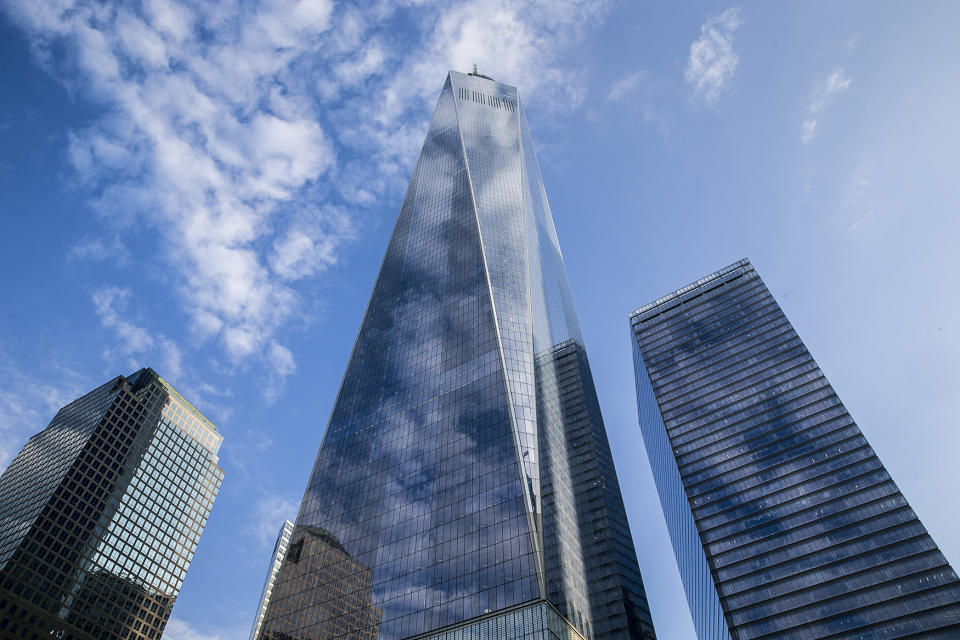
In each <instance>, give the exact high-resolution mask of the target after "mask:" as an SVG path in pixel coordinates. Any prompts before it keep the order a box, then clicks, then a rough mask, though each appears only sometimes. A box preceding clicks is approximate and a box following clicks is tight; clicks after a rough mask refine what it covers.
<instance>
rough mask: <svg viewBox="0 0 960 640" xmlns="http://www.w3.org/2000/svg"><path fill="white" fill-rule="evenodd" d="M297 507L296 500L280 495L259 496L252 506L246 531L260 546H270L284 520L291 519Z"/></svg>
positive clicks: (295, 513) (298, 505) (294, 516)
mask: <svg viewBox="0 0 960 640" xmlns="http://www.w3.org/2000/svg"><path fill="white" fill-rule="evenodd" d="M299 508H300V504H299V503H298V502H294V501H293V500H290V499H288V498H285V497H282V496H276V495H264V496H261V497H260V498H259V499H258V500H257V502H256V504H255V505H254V506H253V513H251V514H250V519H249V523H250V524H249V526H248V528H247V530H246V533H247V535H250V536H252V537H253V538H254V540H256V541H257V543H259V544H260V546H261V547H272V546H273V543H274V541H275V540H276V538H277V532H279V531H280V527H281V526H283V522H284V520H290V521H293V520H294V519H295V518H296V517H297V510H298V509H299Z"/></svg>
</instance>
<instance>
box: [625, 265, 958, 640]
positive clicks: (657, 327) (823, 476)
mask: <svg viewBox="0 0 960 640" xmlns="http://www.w3.org/2000/svg"><path fill="white" fill-rule="evenodd" d="M630 324H631V329H632V337H633V340H632V342H633V354H634V366H635V370H636V382H637V404H638V406H639V412H640V426H641V430H642V432H643V438H644V441H645V443H646V447H647V453H648V455H649V457H650V465H651V467H652V468H653V474H654V478H655V480H656V484H657V489H658V490H659V493H660V501H661V504H662V505H663V512H664V515H665V516H666V519H667V526H668V529H669V530H670V537H671V539H672V541H673V548H674V551H675V553H676V556H677V564H678V565H679V568H680V576H681V579H682V581H683V585H684V588H685V589H686V593H687V599H688V601H689V604H690V610H691V612H692V613H693V617H694V623H695V627H696V629H697V633H698V635H699V637H700V638H701V640H713V639H721V638H722V639H725V640H729V639H730V638H733V639H735V640H747V639H759V638H771V639H772V638H776V639H777V640H791V639H798V640H799V639H801V638H802V639H812V638H816V639H821V638H831V639H838V640H839V639H853V638H878V639H879V638H883V639H893V638H918V639H919V638H924V639H925V640H933V639H938V638H943V639H946V638H960V581H958V579H957V574H956V573H954V571H953V569H951V568H950V565H949V564H947V561H946V559H945V558H944V556H943V554H942V553H941V552H940V550H939V549H938V548H937V546H936V545H935V544H934V542H933V540H931V538H930V536H929V535H928V534H927V531H926V529H925V528H924V527H923V524H921V523H920V521H919V520H918V519H917V516H916V514H915V513H914V512H913V510H912V509H911V508H910V505H908V504H907V501H906V500H905V499H904V497H903V495H902V494H901V493H900V490H899V489H898V488H897V485H896V484H894V482H893V480H892V479H891V478H890V476H889V475H888V474H887V472H886V470H885V469H884V468H883V465H882V464H881V463H880V460H878V459H877V456H876V454H875V453H874V452H873V449H871V448H870V445H869V444H867V441H866V439H865V438H864V437H863V434H862V433H861V432H860V429H859V428H858V427H857V425H856V423H855V422H854V421H853V418H851V417H850V414H849V413H848V412H847V410H846V409H845V408H844V406H843V404H842V403H841V402H840V399H839V398H838V397H837V394H836V393H835V392H834V391H833V389H832V388H831V386H830V383H829V382H827V379H826V378H825V377H824V376H823V373H822V372H821V371H820V369H819V368H818V367H817V363H816V362H814V360H813V357H812V356H811V355H810V353H809V352H808V351H807V349H806V347H804V345H803V343H802V342H801V341H800V338H799V336H797V333H796V332H795V331H794V330H793V327H792V326H791V325H790V322H789V321H788V320H787V318H786V317H785V316H784V314H783V311H781V309H780V307H779V306H778V305H777V303H776V301H775V300H774V299H773V296H772V295H770V292H769V291H768V290H767V288H766V286H764V284H763V282H762V281H761V280H760V276H758V275H757V272H756V271H754V269H753V267H752V266H751V265H750V263H749V262H748V261H747V260H741V261H740V262H737V263H735V264H733V265H730V266H729V267H727V268H725V269H722V270H720V271H718V272H716V273H713V274H711V275H709V276H707V277H706V278H703V279H702V280H698V281H697V282H695V283H693V284H691V285H689V286H686V287H683V288H682V289H679V290H678V291H676V292H674V293H671V294H669V295H667V296H664V297H663V298H660V299H659V300H657V301H655V302H652V303H650V304H648V305H646V306H644V307H641V308H639V309H637V310H636V311H634V312H633V313H632V314H630Z"/></svg>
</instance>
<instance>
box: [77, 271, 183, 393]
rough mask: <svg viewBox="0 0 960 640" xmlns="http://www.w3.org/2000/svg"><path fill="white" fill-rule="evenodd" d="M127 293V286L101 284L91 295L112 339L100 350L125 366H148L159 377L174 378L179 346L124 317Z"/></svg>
mask: <svg viewBox="0 0 960 640" xmlns="http://www.w3.org/2000/svg"><path fill="white" fill-rule="evenodd" d="M130 295H131V294H130V289H126V288H120V287H103V288H101V289H97V290H96V291H94V292H93V295H92V296H91V299H92V301H93V306H94V309H95V311H96V314H97V316H98V317H99V318H100V324H101V325H102V326H103V327H104V328H105V329H107V330H108V331H109V332H110V333H111V334H112V336H113V338H114V339H113V340H112V341H111V346H110V347H108V348H107V349H106V350H105V351H104V354H103V355H104V358H105V359H106V360H107V361H108V362H111V363H112V364H114V365H117V364H119V366H125V367H127V368H128V369H137V368H139V367H144V366H151V367H153V368H154V369H156V370H157V371H158V372H159V373H160V375H162V376H163V377H165V378H167V379H169V380H171V381H175V380H177V379H178V378H180V377H181V376H182V375H183V356H182V354H181V353H180V348H179V347H178V346H177V344H176V343H175V342H174V341H173V340H171V339H170V338H168V337H167V336H165V335H163V334H162V333H157V332H153V331H151V330H148V329H147V328H145V327H142V326H140V325H138V324H135V323H133V322H131V321H130V320H129V319H128V314H127V308H128V306H129V303H130ZM118 360H119V361H122V362H118ZM148 360H152V361H148Z"/></svg>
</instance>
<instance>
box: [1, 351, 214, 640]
mask: <svg viewBox="0 0 960 640" xmlns="http://www.w3.org/2000/svg"><path fill="white" fill-rule="evenodd" d="M221 442H222V437H221V436H220V435H219V434H218V433H217V430H216V428H214V426H213V425H212V424H211V423H210V422H209V421H208V420H207V419H206V418H205V417H203V415H202V414H201V413H200V412H199V411H197V410H196V409H195V408H194V407H193V405H191V404H190V403H189V402H187V401H186V400H185V399H184V398H183V397H182V396H181V395H180V394H179V393H177V392H176V391H175V390H174V389H173V387H171V386H170V385H169V384H167V383H166V382H165V381H164V380H163V379H162V378H161V377H160V376H158V375H157V374H156V373H155V372H154V371H153V370H151V369H141V370H140V371H138V372H137V373H135V374H133V375H131V376H130V377H123V376H118V377H117V378H114V379H113V380H111V381H110V382H108V383H106V384H105V385H103V386H101V387H99V388H98V389H95V390H93V391H91V392H90V393H88V394H87V395H85V396H83V397H81V398H79V399H77V400H74V401H73V402H71V403H70V404H68V405H67V406H65V407H63V408H62V409H60V411H59V412H58V413H57V415H56V416H55V417H54V418H53V420H52V421H51V422H50V424H49V425H48V426H47V428H46V429H44V430H43V431H41V432H40V433H38V434H36V435H35V436H33V437H32V438H30V440H29V441H27V444H26V445H25V446H24V447H23V449H22V450H21V451H20V453H19V454H18V455H17V457H16V458H14V460H13V462H11V463H10V466H9V467H8V468H7V470H6V471H5V472H4V473H3V475H2V476H0V637H2V638H25V639H32V640H39V639H47V638H61V639H63V640H120V639H127V640H139V639H150V640H157V639H159V638H160V636H161V635H162V633H163V628H164V626H165V625H166V623H167V619H168V618H169V616H170V611H171V609H172V608H173V604H174V601H175V600H176V598H177V593H178V592H179V591H180V586H181V585H182V584H183V578H184V576H185V574H186V572H187V567H189V566H190V561H191V560H192V559H193V554H194V551H195V550H196V548H197V542H198V541H199V540H200V534H201V533H202V532H203V528H204V525H205V524H206V522H207V516H208V515H209V514H210V509H211V507H212V506H213V500H214V498H215V497H216V494H217V491H218V490H219V488H220V483H221V482H222V480H223V471H221V469H220V467H218V466H217V450H218V449H219V448H220V443H221Z"/></svg>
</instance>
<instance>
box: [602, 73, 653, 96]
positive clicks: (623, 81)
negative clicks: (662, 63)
mask: <svg viewBox="0 0 960 640" xmlns="http://www.w3.org/2000/svg"><path fill="white" fill-rule="evenodd" d="M646 77H647V72H646V71H644V70H643V69H640V70H639V71H631V72H628V73H626V74H624V75H623V76H621V77H620V78H618V79H617V80H616V81H615V82H614V83H613V85H611V87H610V93H608V94H607V102H617V101H619V100H622V99H623V98H624V97H626V96H627V95H629V94H630V93H633V92H634V91H635V90H636V89H637V88H638V87H639V86H640V85H641V84H642V83H643V81H644V80H645V79H646Z"/></svg>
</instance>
